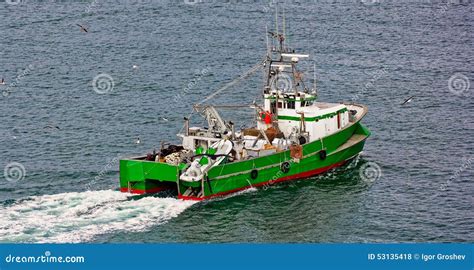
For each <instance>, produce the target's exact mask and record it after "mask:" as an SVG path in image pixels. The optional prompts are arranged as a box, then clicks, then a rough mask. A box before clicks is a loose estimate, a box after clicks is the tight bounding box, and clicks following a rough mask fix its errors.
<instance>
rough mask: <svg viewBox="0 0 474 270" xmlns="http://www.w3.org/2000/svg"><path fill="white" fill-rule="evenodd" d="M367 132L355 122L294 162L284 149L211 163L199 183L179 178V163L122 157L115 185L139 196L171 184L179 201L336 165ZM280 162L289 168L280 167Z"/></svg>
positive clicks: (354, 150)
mask: <svg viewBox="0 0 474 270" xmlns="http://www.w3.org/2000/svg"><path fill="white" fill-rule="evenodd" d="M369 135H370V132H369V131H368V130H367V129H366V128H365V127H364V126H362V124H360V122H357V123H354V124H353V125H350V126H348V127H347V128H345V129H343V130H341V131H339V132H338V133H336V134H333V135H331V136H328V137H325V138H323V139H322V140H318V141H314V142H311V143H308V144H305V145H303V158H302V159H300V160H299V162H295V161H294V160H293V159H292V158H291V157H290V151H289V150H288V151H284V152H280V153H276V154H273V155H268V156H264V157H260V158H255V159H251V160H246V161H240V162H233V163H227V164H223V165H219V166H216V167H214V168H212V169H211V170H210V171H209V172H208V173H207V177H206V180H205V181H202V182H186V181H181V180H179V175H180V168H179V167H178V166H172V165H168V164H166V163H160V162H150V161H144V160H137V159H129V160H121V161H120V187H121V190H122V191H124V192H126V191H128V192H132V193H140V194H141V193H153V192H157V191H161V190H163V189H167V188H174V189H177V190H178V194H179V195H178V197H179V198H182V199H191V200H203V199H209V198H212V197H216V196H222V195H225V194H229V193H233V192H237V191H240V190H244V189H247V188H250V187H259V186H265V185H271V184H274V183H278V182H282V181H289V180H294V179H302V178H306V177H310V176H312V175H317V174H320V173H323V172H325V171H327V170H330V169H332V168H335V167H338V166H341V165H343V164H344V163H345V162H346V161H348V160H350V159H351V158H353V157H355V156H357V154H359V153H360V152H361V151H362V149H363V147H364V143H365V140H366V139H367V137H368V136H369ZM320 152H325V155H321V153H320ZM285 162H287V163H288V164H289V166H286V168H287V169H285V168H283V169H282V164H283V163H285ZM288 164H285V165H288ZM198 193H199V194H198Z"/></svg>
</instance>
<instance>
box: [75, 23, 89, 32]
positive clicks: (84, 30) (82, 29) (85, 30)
mask: <svg viewBox="0 0 474 270" xmlns="http://www.w3.org/2000/svg"><path fill="white" fill-rule="evenodd" d="M76 25H77V26H79V27H80V28H81V31H82V32H85V33H88V32H89V31H87V28H85V27H84V26H82V25H80V24H76Z"/></svg>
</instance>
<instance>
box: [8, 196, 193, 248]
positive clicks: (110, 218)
mask: <svg viewBox="0 0 474 270" xmlns="http://www.w3.org/2000/svg"><path fill="white" fill-rule="evenodd" d="M194 203H196V202H194V201H182V200H178V199H174V198H158V197H143V198H138V199H137V198H136V197H133V198H132V197H130V196H129V194H126V193H121V192H119V191H113V190H103V191H86V192H70V193H61V194H55V195H42V196H33V197H28V198H27V199H24V200H21V201H16V202H14V203H13V204H9V205H6V206H0V242H15V243H16V242H28V243H78V242H87V241H90V240H92V239H93V238H94V236H96V235H100V234H105V233H111V232H115V231H144V230H146V229H148V228H150V227H152V226H155V225H159V224H163V223H165V222H167V221H168V220H170V219H172V218H174V217H177V216H178V215H179V214H180V213H182V212H183V211H184V210H186V209H187V208H189V207H190V206H192V205H193V204H194Z"/></svg>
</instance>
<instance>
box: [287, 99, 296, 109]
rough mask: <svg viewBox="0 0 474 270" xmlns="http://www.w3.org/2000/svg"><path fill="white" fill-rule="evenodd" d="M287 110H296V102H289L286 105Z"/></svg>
mask: <svg viewBox="0 0 474 270" xmlns="http://www.w3.org/2000/svg"><path fill="white" fill-rule="evenodd" d="M286 108H287V109H294V108H295V101H294V100H288V102H287V103H286Z"/></svg>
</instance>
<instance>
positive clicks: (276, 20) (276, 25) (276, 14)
mask: <svg viewBox="0 0 474 270" xmlns="http://www.w3.org/2000/svg"><path fill="white" fill-rule="evenodd" d="M275 31H276V34H277V35H278V2H277V3H275Z"/></svg>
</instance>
